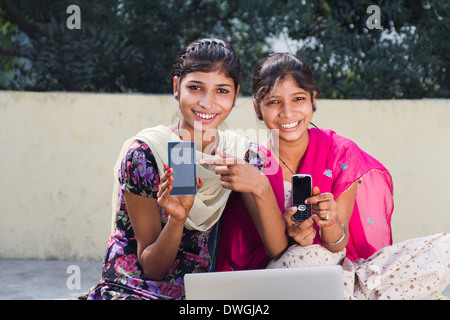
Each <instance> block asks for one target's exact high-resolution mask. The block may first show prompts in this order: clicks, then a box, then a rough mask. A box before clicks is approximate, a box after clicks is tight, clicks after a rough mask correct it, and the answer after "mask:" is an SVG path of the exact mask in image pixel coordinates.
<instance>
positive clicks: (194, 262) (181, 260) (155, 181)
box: [87, 141, 264, 299]
mask: <svg viewBox="0 0 450 320" xmlns="http://www.w3.org/2000/svg"><path fill="white" fill-rule="evenodd" d="M257 150H258V149H257V145H256V144H251V145H250V148H249V151H248V152H247V154H246V155H245V160H246V161H247V162H250V164H252V165H254V166H256V167H258V168H260V169H261V166H263V165H264V164H263V163H262V162H261V160H260V158H259V155H258V151H257ZM119 182H120V184H121V187H120V191H119V198H118V208H117V214H116V220H115V226H114V231H113V232H112V234H111V236H110V238H109V243H108V248H107V251H106V255H105V258H104V262H103V266H102V278H101V280H100V282H99V284H97V285H96V286H95V287H93V288H92V289H91V290H90V291H89V292H88V293H87V298H88V299H184V281H183V277H184V275H185V274H186V273H193V272H207V271H209V269H210V266H211V257H210V253H209V251H208V240H209V236H210V233H211V230H212V229H213V228H211V229H210V230H208V231H205V232H202V231H197V230H188V229H186V228H184V231H183V236H182V239H181V243H180V247H179V249H178V253H177V256H176V258H175V261H174V262H173V264H172V266H171V267H170V269H169V270H168V272H167V274H166V276H165V277H164V279H162V280H161V281H153V280H149V279H148V278H147V277H146V276H145V274H144V271H143V269H142V267H141V265H140V264H139V261H138V257H137V241H136V238H135V234H134V231H133V228H132V225H131V221H130V218H129V215H128V210H127V207H126V204H125V199H124V196H123V193H124V191H126V192H130V193H133V194H137V195H140V196H143V197H148V198H156V197H157V192H158V190H159V174H158V168H157V166H156V160H155V158H154V155H153V153H152V151H151V150H150V148H149V147H148V145H146V144H145V143H143V142H141V141H136V142H135V143H134V144H133V145H132V146H131V147H130V149H129V150H128V152H127V154H126V156H125V157H124V159H123V161H122V165H121V168H120V170H119ZM160 213H161V222H162V226H163V227H164V225H165V224H166V223H167V219H168V217H169V215H168V214H167V213H166V212H165V211H164V209H162V208H160Z"/></svg>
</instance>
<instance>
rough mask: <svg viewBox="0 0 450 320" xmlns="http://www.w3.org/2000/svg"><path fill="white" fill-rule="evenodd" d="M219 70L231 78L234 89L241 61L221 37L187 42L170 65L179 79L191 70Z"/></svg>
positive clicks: (237, 82)
mask: <svg viewBox="0 0 450 320" xmlns="http://www.w3.org/2000/svg"><path fill="white" fill-rule="evenodd" d="M212 71H221V72H223V73H224V74H225V76H227V77H229V78H231V79H233V82H234V87H235V90H237V88H238V85H239V83H240V81H241V62H240V60H239V57H238V55H237V54H236V52H235V51H234V49H233V47H232V46H231V45H230V44H229V43H227V42H225V41H223V40H221V39H201V40H196V41H194V42H191V43H190V44H188V45H187V46H186V47H185V48H184V49H183V50H182V51H181V52H180V54H179V55H178V58H177V60H176V62H175V64H174V65H173V67H172V76H174V77H175V76H177V77H178V78H179V79H180V82H181V80H182V79H183V77H184V76H185V75H186V74H188V73H191V72H212Z"/></svg>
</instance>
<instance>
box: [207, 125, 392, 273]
mask: <svg viewBox="0 0 450 320" xmlns="http://www.w3.org/2000/svg"><path fill="white" fill-rule="evenodd" d="M259 148H260V150H259V151H260V152H259V153H260V154H259V156H260V157H263V158H264V160H265V161H267V166H266V167H265V168H264V169H263V173H265V174H266V175H267V178H268V179H269V181H270V183H271V185H272V189H273V191H274V194H275V197H276V199H277V203H278V206H279V208H280V211H281V212H282V213H284V212H285V211H286V208H285V207H284V196H285V195H284V187H283V175H282V171H281V169H279V166H278V163H277V162H276V161H275V160H274V159H273V158H272V156H271V154H270V152H268V151H267V149H265V148H264V147H262V146H260V147H259ZM273 166H276V167H273ZM274 168H275V169H279V170H274ZM273 172H276V173H275V174H273ZM298 173H306V174H311V175H312V177H313V186H318V187H319V188H320V191H321V192H331V193H333V194H334V198H335V199H337V198H338V197H339V196H340V195H341V194H342V193H343V192H345V191H346V190H347V189H348V188H349V187H350V186H351V185H352V184H353V183H354V182H356V181H360V184H359V186H358V191H357V195H356V201H355V206H354V209H353V213H352V216H351V219H350V223H349V229H350V230H349V242H348V244H347V247H346V255H347V257H348V258H349V259H350V260H352V261H354V260H356V259H358V258H368V257H369V256H371V255H372V254H373V253H375V252H376V251H377V250H379V249H381V248H383V247H386V246H389V245H391V244H392V230H391V216H392V212H393V209H394V203H393V185H392V178H391V175H390V174H389V171H388V170H387V169H386V168H385V167H384V166H383V165H382V164H381V163H380V162H378V161H377V160H376V159H374V158H373V157H372V156H370V155H369V154H367V153H365V152H364V151H362V150H361V149H360V148H359V147H358V146H357V145H356V144H355V143H354V142H352V141H351V140H349V139H346V138H344V137H341V136H339V135H337V134H336V133H335V132H333V131H331V130H323V129H320V130H319V129H315V128H313V129H310V130H309V145H308V149H307V150H306V153H305V155H304V156H303V158H302V160H301V162H300V166H299V170H298ZM316 228H317V226H316ZM315 243H316V244H320V239H319V233H318V232H317V236H316V239H315ZM269 262H270V258H269V257H267V256H266V254H265V249H264V245H263V243H262V240H261V238H260V237H259V234H258V232H257V230H256V228H255V226H254V224H253V222H252V220H251V218H250V216H249V215H248V213H247V211H246V209H245V206H244V204H243V202H242V200H241V196H240V194H239V193H232V195H231V197H230V199H229V200H228V204H227V206H226V208H225V210H224V212H223V218H222V229H221V232H220V240H219V246H218V257H217V264H216V271H229V270H249V269H263V268H265V267H266V266H267V264H268V263H269Z"/></svg>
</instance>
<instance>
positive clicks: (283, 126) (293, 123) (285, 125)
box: [280, 121, 300, 129]
mask: <svg viewBox="0 0 450 320" xmlns="http://www.w3.org/2000/svg"><path fill="white" fill-rule="evenodd" d="M299 122H300V121H297V122H292V123H288V124H280V126H281V127H282V128H285V129H289V128H293V127H295V126H296V125H298V123H299Z"/></svg>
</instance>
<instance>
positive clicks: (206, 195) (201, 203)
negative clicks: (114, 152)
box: [112, 125, 249, 231]
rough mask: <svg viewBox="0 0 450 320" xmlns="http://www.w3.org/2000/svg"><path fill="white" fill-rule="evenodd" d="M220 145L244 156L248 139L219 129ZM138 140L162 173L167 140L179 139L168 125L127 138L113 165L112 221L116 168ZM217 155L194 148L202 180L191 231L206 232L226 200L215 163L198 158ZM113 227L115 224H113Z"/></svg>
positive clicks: (116, 191)
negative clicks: (149, 151) (201, 161)
mask: <svg viewBox="0 0 450 320" xmlns="http://www.w3.org/2000/svg"><path fill="white" fill-rule="evenodd" d="M218 135H219V146H218V147H219V148H220V149H221V150H223V151H225V152H226V153H227V154H230V155H232V156H234V157H236V158H239V159H243V158H244V155H245V153H246V152H247V150H248V147H249V141H248V140H247V139H246V138H244V137H242V136H240V135H238V134H236V133H235V132H232V131H229V130H227V131H218ZM136 140H140V141H142V142H144V143H146V144H147V145H148V146H149V147H150V149H151V150H152V152H153V155H154V157H155V159H156V164H157V166H158V173H159V175H160V176H162V174H163V172H164V171H163V166H164V163H168V154H167V143H168V142H170V141H181V139H180V137H178V136H177V135H176V134H175V133H173V132H172V130H170V129H169V128H168V127H166V126H163V125H159V126H156V127H153V128H148V129H144V130H142V131H141V132H139V133H138V134H137V135H135V136H133V137H131V138H130V139H128V140H126V141H125V143H124V144H123V147H122V149H121V151H120V154H119V157H118V159H117V161H116V164H115V166H114V188H113V197H112V217H113V220H112V221H115V216H116V210H117V207H118V206H119V204H118V203H117V201H118V196H119V188H120V183H119V180H118V171H119V169H120V166H121V162H122V160H123V157H124V156H125V155H126V153H127V151H128V149H129V148H130V146H131V145H132V144H133V142H134V141H136ZM217 157H219V156H218V155H210V154H205V153H202V152H200V151H197V176H198V177H200V179H201V180H202V183H203V186H202V187H201V188H200V190H199V191H198V193H197V195H196V196H195V200H194V205H193V206H192V209H191V211H190V212H189V216H188V218H187V220H186V223H185V227H186V228H187V229H190V230H199V231H206V230H208V229H209V228H211V227H212V226H213V225H214V224H215V223H216V222H217V221H218V220H219V218H220V216H221V214H222V212H223V209H224V208H225V205H226V203H227V200H228V196H229V195H230V192H231V190H229V189H225V188H222V185H221V183H220V176H219V175H217V174H215V173H214V166H204V165H200V164H198V161H199V160H200V159H202V158H203V159H204V158H217ZM113 227H114V223H113Z"/></svg>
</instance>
